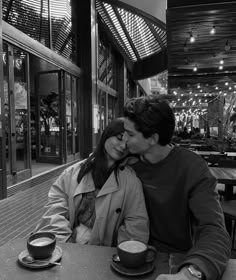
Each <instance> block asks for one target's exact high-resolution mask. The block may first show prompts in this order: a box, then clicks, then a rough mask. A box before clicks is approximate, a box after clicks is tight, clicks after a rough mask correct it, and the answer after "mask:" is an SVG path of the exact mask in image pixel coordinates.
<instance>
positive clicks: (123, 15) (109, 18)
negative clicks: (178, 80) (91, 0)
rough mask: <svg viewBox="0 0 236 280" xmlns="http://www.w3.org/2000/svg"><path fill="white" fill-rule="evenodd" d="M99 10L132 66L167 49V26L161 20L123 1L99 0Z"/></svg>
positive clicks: (120, 49) (109, 32) (105, 28)
mask: <svg viewBox="0 0 236 280" xmlns="http://www.w3.org/2000/svg"><path fill="white" fill-rule="evenodd" d="M96 10H97V12H98V15H99V19H100V22H101V24H102V25H103V28H104V30H106V31H107V33H108V35H109V36H110V38H111V40H112V42H113V43H114V44H115V45H116V47H117V49H118V50H119V51H120V52H121V54H122V55H123V57H124V59H125V60H126V62H127V64H128V67H129V68H130V69H132V67H133V66H134V64H135V63H138V62H141V61H143V60H145V59H146V58H148V57H152V56H153V55H154V54H158V53H162V52H163V50H164V51H166V49H167V38H166V29H165V24H164V23H163V22H161V21H160V20H158V19H156V18H154V17H152V16H150V15H147V14H145V13H144V12H141V11H139V10H138V9H136V8H134V7H132V6H129V5H127V4H125V3H123V2H121V1H112V0H104V1H103V0H97V1H96ZM165 55H166V52H163V56H165ZM157 68H158V67H157ZM166 68H167V65H166ZM157 73H158V72H157Z"/></svg>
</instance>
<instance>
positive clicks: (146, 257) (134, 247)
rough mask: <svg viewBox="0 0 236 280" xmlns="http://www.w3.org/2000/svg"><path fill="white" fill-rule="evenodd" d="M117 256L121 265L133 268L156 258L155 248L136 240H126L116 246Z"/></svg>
mask: <svg viewBox="0 0 236 280" xmlns="http://www.w3.org/2000/svg"><path fill="white" fill-rule="evenodd" d="M117 254H118V256H119V259H120V262H121V264H122V265H124V266H126V267H129V268H135V267H139V266H142V265H144V264H145V263H150V262H153V261H154V260H155V258H156V254H157V251H156V248H155V247H153V246H150V245H147V244H145V243H143V242H141V241H138V240H126V241H123V242H121V243H119V244H118V246H117Z"/></svg>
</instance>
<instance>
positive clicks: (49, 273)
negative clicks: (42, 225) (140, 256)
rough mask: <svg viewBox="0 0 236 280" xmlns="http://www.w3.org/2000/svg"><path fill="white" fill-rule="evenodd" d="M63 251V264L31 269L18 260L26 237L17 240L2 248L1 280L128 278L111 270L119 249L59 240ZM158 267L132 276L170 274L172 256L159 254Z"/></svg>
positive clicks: (151, 277)
mask: <svg viewBox="0 0 236 280" xmlns="http://www.w3.org/2000/svg"><path fill="white" fill-rule="evenodd" d="M57 245H58V246H60V247H61V248H62V250H63V255H62V262H61V263H62V266H52V267H50V268H45V269H37V270H33V269H29V268H25V267H22V266H21V265H20V264H18V262H17V257H18V255H19V254H20V253H21V252H22V251H23V250H25V249H26V240H25V239H15V240H13V241H11V242H9V243H6V244H5V245H4V246H2V247H0V267H1V273H0V280H13V279H17V280H32V279H35V280H36V279H37V280H49V279H50V280H67V279H68V280H121V279H127V277H124V276H122V275H120V274H118V273H117V272H114V271H113V270H112V269H111V266H110V265H111V257H112V254H114V253H115V252H116V249H115V248H111V247H102V246H90V245H84V246H82V245H79V244H73V243H58V244H57ZM157 260H158V261H157V262H156V264H155V270H154V271H153V272H151V273H150V274H147V275H146V276H142V277H129V279H135V280H139V279H144V280H154V279H156V277H157V275H159V274H160V273H167V272H168V269H169V266H168V255H167V254H162V255H161V254H158V259H157Z"/></svg>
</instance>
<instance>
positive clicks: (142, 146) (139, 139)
mask: <svg viewBox="0 0 236 280" xmlns="http://www.w3.org/2000/svg"><path fill="white" fill-rule="evenodd" d="M124 128H125V133H124V135H123V140H124V141H126V144H127V147H128V149H129V151H130V153H132V154H140V155H141V154H145V153H146V152H147V151H148V150H149V148H150V141H151V139H150V138H144V136H143V134H142V133H141V132H140V131H137V130H136V129H135V127H134V123H133V122H132V121H130V120H129V119H128V118H125V119H124Z"/></svg>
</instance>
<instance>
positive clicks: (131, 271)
mask: <svg viewBox="0 0 236 280" xmlns="http://www.w3.org/2000/svg"><path fill="white" fill-rule="evenodd" d="M111 267H112V268H113V269H114V270H115V271H116V272H118V273H120V274H122V275H126V276H141V275H145V274H147V273H150V272H152V271H153V269H154V268H155V266H154V264H153V263H146V264H144V265H143V266H141V267H136V268H128V267H125V266H123V265H122V264H121V263H119V262H114V261H112V263H111Z"/></svg>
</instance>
